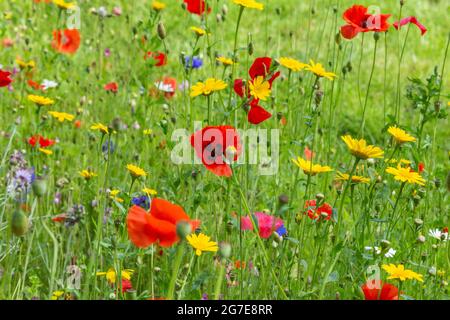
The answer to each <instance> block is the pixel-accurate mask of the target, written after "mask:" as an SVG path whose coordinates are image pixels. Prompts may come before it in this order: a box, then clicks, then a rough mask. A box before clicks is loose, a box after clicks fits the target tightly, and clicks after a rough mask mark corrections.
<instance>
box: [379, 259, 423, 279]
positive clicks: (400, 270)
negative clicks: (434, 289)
mask: <svg viewBox="0 0 450 320" xmlns="http://www.w3.org/2000/svg"><path fill="white" fill-rule="evenodd" d="M382 268H383V270H384V271H386V272H387V273H389V277H388V279H389V280H392V279H399V280H400V281H405V280H412V279H414V280H417V281H420V282H423V275H421V274H418V273H416V272H414V271H412V270H408V269H405V266H404V265H402V264H399V265H398V266H396V265H395V264H392V263H391V264H389V265H387V264H384V265H383V266H382Z"/></svg>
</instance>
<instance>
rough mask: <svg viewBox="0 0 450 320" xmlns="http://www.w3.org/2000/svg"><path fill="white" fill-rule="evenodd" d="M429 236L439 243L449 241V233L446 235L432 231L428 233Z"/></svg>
mask: <svg viewBox="0 0 450 320" xmlns="http://www.w3.org/2000/svg"><path fill="white" fill-rule="evenodd" d="M428 234H429V235H430V237H432V238H435V239H436V240H439V241H444V242H445V241H447V240H448V233H444V232H442V231H441V230H439V229H434V230H433V229H430V231H429V232H428Z"/></svg>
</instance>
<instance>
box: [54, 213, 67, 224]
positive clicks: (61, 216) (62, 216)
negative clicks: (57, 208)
mask: <svg viewBox="0 0 450 320" xmlns="http://www.w3.org/2000/svg"><path fill="white" fill-rule="evenodd" d="M66 219H67V215H66V214H65V213H62V214H58V215H57V216H54V217H53V218H52V221H53V222H58V223H63V222H65V221H66Z"/></svg>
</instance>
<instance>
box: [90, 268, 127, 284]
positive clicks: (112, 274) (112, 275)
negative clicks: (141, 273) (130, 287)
mask: <svg viewBox="0 0 450 320" xmlns="http://www.w3.org/2000/svg"><path fill="white" fill-rule="evenodd" d="M133 273H134V270H132V269H124V270H122V272H121V274H122V279H125V280H130V279H131V276H132V275H133ZM97 276H98V277H101V276H105V277H106V280H108V282H109V283H110V284H115V283H116V277H117V273H116V270H114V269H113V268H109V269H108V271H106V272H97Z"/></svg>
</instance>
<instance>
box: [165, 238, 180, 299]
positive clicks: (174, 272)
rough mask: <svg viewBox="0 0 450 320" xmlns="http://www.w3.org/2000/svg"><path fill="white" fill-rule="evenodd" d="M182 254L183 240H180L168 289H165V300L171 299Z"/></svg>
mask: <svg viewBox="0 0 450 320" xmlns="http://www.w3.org/2000/svg"><path fill="white" fill-rule="evenodd" d="M183 254H184V241H183V240H181V241H180V243H179V244H178V247H177V252H176V255H175V262H174V267H173V272H172V277H171V278H170V283H169V289H168V291H167V300H173V297H174V294H175V284H176V282H177V276H178V271H179V270H180V266H181V262H182V261H183Z"/></svg>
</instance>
